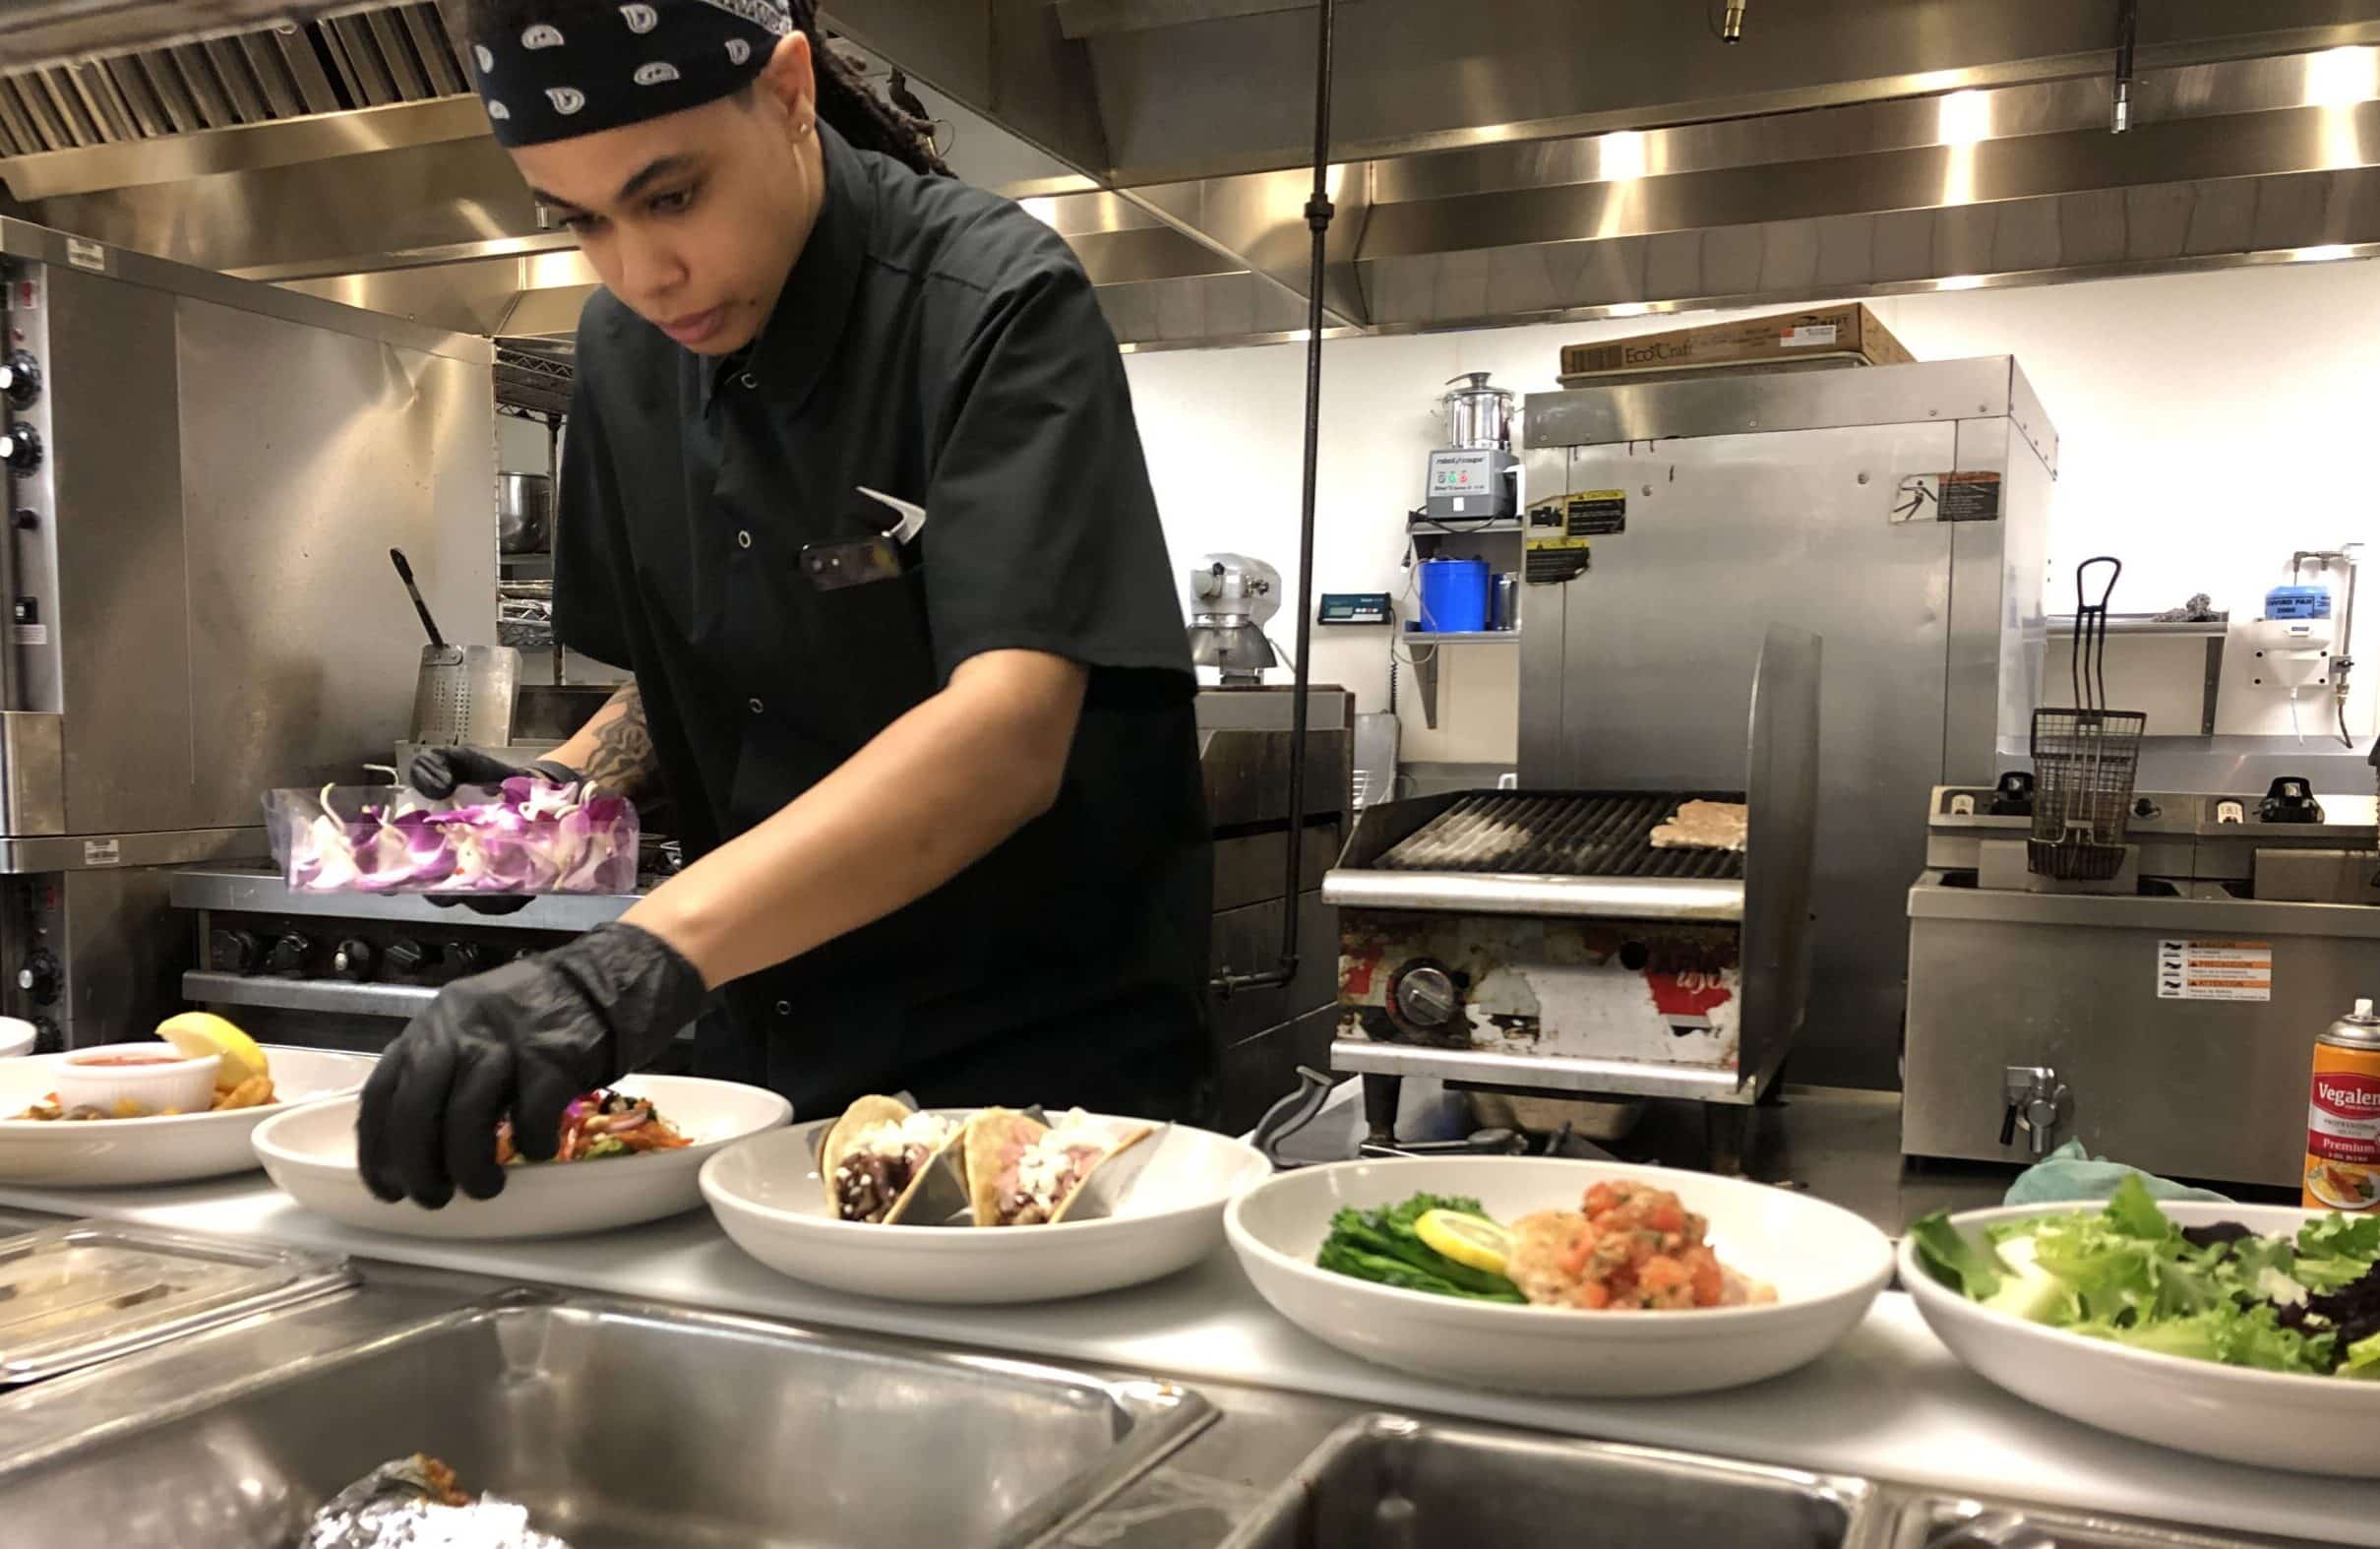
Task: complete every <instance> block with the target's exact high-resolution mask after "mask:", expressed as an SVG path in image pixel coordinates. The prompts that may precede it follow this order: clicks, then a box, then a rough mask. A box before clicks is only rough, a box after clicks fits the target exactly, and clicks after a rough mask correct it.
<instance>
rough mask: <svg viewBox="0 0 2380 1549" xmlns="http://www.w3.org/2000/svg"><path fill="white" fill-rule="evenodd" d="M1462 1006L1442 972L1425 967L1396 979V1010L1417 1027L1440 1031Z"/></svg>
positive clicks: (1409, 970)
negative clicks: (1433, 1028)
mask: <svg viewBox="0 0 2380 1549" xmlns="http://www.w3.org/2000/svg"><path fill="white" fill-rule="evenodd" d="M1461 1005H1462V1000H1461V997H1459V996H1458V995H1456V994H1455V992H1454V981H1453V980H1452V979H1450V978H1448V977H1447V976H1446V970H1445V969H1443V968H1440V967H1435V966H1433V965H1431V964H1429V963H1424V964H1423V965H1422V966H1420V967H1418V968H1409V969H1407V970H1406V971H1405V972H1404V973H1402V974H1400V975H1398V977H1397V981H1396V1009H1397V1010H1398V1011H1400V1012H1403V1013H1404V1014H1405V1020H1406V1021H1407V1022H1412V1023H1413V1024H1414V1025H1415V1026H1417V1027H1443V1026H1444V1025H1446V1023H1448V1022H1452V1021H1453V1020H1454V1015H1455V1013H1456V1012H1457V1011H1458V1010H1459V1009H1460V1008H1461Z"/></svg>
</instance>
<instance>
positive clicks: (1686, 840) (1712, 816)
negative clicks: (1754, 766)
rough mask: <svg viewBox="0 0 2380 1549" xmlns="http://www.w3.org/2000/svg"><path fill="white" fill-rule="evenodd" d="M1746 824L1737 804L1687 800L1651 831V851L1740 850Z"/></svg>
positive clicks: (1746, 821) (1738, 802)
mask: <svg viewBox="0 0 2380 1549" xmlns="http://www.w3.org/2000/svg"><path fill="white" fill-rule="evenodd" d="M1747 825H1748V819H1747V817H1746V815H1745V812H1744V807H1743V803H1742V802H1740V801H1689V802H1685V803H1682V804H1681V805H1680V806H1679V807H1678V811H1677V812H1676V813H1675V814H1674V815H1673V816H1672V817H1671V818H1670V821H1669V822H1667V823H1664V824H1662V825H1660V826H1659V827H1658V828H1656V829H1654V830H1653V848H1655V849H1657V850H1741V849H1742V848H1743V836H1744V831H1745V828H1746V827H1747Z"/></svg>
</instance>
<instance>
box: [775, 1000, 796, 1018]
mask: <svg viewBox="0 0 2380 1549" xmlns="http://www.w3.org/2000/svg"><path fill="white" fill-rule="evenodd" d="M777 1015H778V1016H780V1017H790V1016H792V1015H793V1002H791V1001H779V1002H777Z"/></svg>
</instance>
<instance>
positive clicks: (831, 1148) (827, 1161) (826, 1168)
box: [819, 1096, 913, 1220]
mask: <svg viewBox="0 0 2380 1549" xmlns="http://www.w3.org/2000/svg"><path fill="white" fill-rule="evenodd" d="M912 1111H913V1110H911V1108H910V1107H909V1105H908V1104H907V1103H905V1102H903V1101H901V1100H900V1099H899V1098H898V1097H876V1096H870V1097H862V1098H860V1099H858V1100H857V1101H855V1102H854V1103H852V1105H851V1106H850V1107H848V1108H845V1109H844V1110H843V1116H842V1117H841V1118H839V1119H837V1120H835V1121H834V1128H832V1129H830V1130H828V1131H827V1132H826V1140H825V1143H824V1145H822V1146H820V1147H819V1182H820V1184H821V1185H823V1186H824V1189H825V1191H826V1213H827V1214H829V1215H831V1216H833V1217H834V1218H835V1219H836V1220H841V1219H843V1201H842V1196H841V1194H840V1193H839V1191H837V1190H836V1188H835V1186H834V1169H835V1168H836V1167H838V1166H840V1165H841V1164H842V1160H843V1156H844V1153H845V1152H847V1151H849V1150H850V1149H851V1146H852V1143H853V1142H854V1141H856V1140H857V1139H858V1138H859V1136H860V1134H861V1132H862V1131H865V1130H868V1129H871V1128H873V1127H874V1126H876V1125H879V1124H898V1123H900V1122H901V1121H902V1120H903V1119H906V1118H908V1117H909V1115H910V1113H911V1112H912Z"/></svg>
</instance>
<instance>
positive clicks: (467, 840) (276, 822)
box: [265, 776, 639, 894]
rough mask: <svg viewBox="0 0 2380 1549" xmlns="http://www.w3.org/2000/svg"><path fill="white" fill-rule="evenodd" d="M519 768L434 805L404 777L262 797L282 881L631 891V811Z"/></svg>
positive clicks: (302, 887) (461, 890) (410, 888)
mask: <svg viewBox="0 0 2380 1549" xmlns="http://www.w3.org/2000/svg"><path fill="white" fill-rule="evenodd" d="M265 827H266V831H267V833H268V834H269V835H270V836H271V837H272V840H273V858H274V860H275V862H276V863H278V865H279V866H280V869H281V876H282V878H283V879H284V880H285V881H286V882H287V883H288V884H289V886H290V887H291V888H292V889H294V890H295V891H297V892H300V893H439V894H473V893H484V894H533V893H634V892H636V891H637V839H638V832H639V831H638V824H637V808H636V804H635V803H633V802H631V801H629V800H628V799H627V798H625V797H621V796H609V795H604V794H602V793H601V792H597V793H596V794H595V795H594V796H593V797H591V798H589V799H584V800H581V799H580V787H578V786H556V785H548V784H545V783H544V782H542V781H537V780H531V779H529V778H527V777H525V776H523V777H520V778H516V779H511V780H507V781H506V782H505V785H504V788H503V789H502V790H470V789H465V790H460V791H458V792H456V794H455V796H454V797H453V798H451V799H449V800H446V801H432V800H430V799H429V798H427V797H425V796H423V795H421V794H420V793H419V792H417V791H414V790H412V789H411V788H409V787H406V786H402V785H335V786H332V787H330V788H329V789H327V790H293V789H283V790H274V791H268V792H266V793H265Z"/></svg>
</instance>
